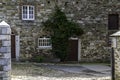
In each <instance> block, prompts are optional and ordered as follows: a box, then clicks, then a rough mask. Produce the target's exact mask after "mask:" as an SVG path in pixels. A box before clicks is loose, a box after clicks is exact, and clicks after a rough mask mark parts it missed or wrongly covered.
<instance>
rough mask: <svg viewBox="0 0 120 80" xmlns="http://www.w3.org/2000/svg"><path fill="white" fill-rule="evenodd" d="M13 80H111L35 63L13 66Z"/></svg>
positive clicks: (15, 64) (107, 77) (106, 77)
mask: <svg viewBox="0 0 120 80" xmlns="http://www.w3.org/2000/svg"><path fill="white" fill-rule="evenodd" d="M57 67H58V66H57ZM70 68H71V67H70ZM80 68H81V69H83V68H82V67H80ZM12 80H110V75H108V76H101V75H100V76H98V75H97V76H96V75H92V74H89V73H84V72H83V73H73V72H68V71H64V70H58V69H52V68H50V67H45V66H41V65H39V66H38V65H36V64H33V63H14V64H13V65H12Z"/></svg>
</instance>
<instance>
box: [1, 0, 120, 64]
mask: <svg viewBox="0 0 120 80" xmlns="http://www.w3.org/2000/svg"><path fill="white" fill-rule="evenodd" d="M56 4H57V5H58V6H59V7H60V9H61V10H62V11H63V12H65V14H66V16H67V18H68V20H72V21H75V22H77V23H79V25H80V27H81V28H82V29H83V30H84V32H85V33H84V35H82V37H80V38H72V39H71V40H72V44H73V45H76V46H77V48H75V49H73V48H74V47H72V48H71V51H73V52H74V57H73V56H70V58H71V59H72V60H73V61H74V60H79V61H99V62H101V61H109V56H110V49H111V48H110V39H109V35H110V34H112V33H113V32H116V31H117V30H118V29H119V25H118V23H119V12H120V8H119V7H120V2H119V0H114V1H113V0H94V1H93V0H1V1H0V20H1V21H2V20H5V21H6V22H7V23H8V24H10V26H11V28H12V36H11V37H12V49H11V50H12V57H13V58H16V59H18V58H20V59H24V58H28V57H30V54H31V53H33V54H34V53H36V52H38V51H40V50H41V49H44V50H46V49H47V50H48V49H51V45H50V44H49V39H50V38H49V34H48V33H46V32H44V31H43V27H44V26H43V25H42V22H44V21H46V20H47V19H48V18H49V16H50V14H51V13H52V12H53V11H54V6H55V5H56ZM108 23H109V24H108ZM75 51H76V52H75ZM46 52H47V53H46V54H48V55H49V54H50V53H49V51H46ZM75 53H76V54H75ZM70 55H73V53H72V52H71V54H70ZM73 58H76V59H73Z"/></svg>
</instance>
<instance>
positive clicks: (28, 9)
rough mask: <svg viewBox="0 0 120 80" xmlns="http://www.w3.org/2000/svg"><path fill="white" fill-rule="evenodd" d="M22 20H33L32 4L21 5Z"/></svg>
mask: <svg viewBox="0 0 120 80" xmlns="http://www.w3.org/2000/svg"><path fill="white" fill-rule="evenodd" d="M22 20H34V6H32V5H24V6H22Z"/></svg>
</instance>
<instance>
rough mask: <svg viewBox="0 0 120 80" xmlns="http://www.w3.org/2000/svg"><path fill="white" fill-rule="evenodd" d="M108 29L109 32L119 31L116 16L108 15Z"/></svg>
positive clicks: (117, 17)
mask: <svg viewBox="0 0 120 80" xmlns="http://www.w3.org/2000/svg"><path fill="white" fill-rule="evenodd" d="M108 29H109V30H118V29H119V15H118V14H109V15H108Z"/></svg>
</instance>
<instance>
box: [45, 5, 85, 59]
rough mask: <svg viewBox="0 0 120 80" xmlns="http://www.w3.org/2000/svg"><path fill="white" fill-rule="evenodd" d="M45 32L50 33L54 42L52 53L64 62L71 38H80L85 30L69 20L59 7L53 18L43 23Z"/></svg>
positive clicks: (56, 7)
mask: <svg viewBox="0 0 120 80" xmlns="http://www.w3.org/2000/svg"><path fill="white" fill-rule="evenodd" d="M43 25H44V29H45V31H48V32H49V33H50V36H51V40H52V52H53V53H54V54H55V55H56V56H57V57H58V58H60V59H61V61H64V60H65V59H66V58H67V55H68V46H69V38H70V37H73V36H76V37H79V36H81V35H82V34H83V30H82V29H81V28H80V26H79V24H77V23H75V22H74V21H69V20H67V17H66V15H65V13H64V12H62V11H61V10H60V9H59V7H58V6H55V11H54V12H53V14H52V16H51V17H50V18H49V19H48V20H47V21H45V22H43Z"/></svg>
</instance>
